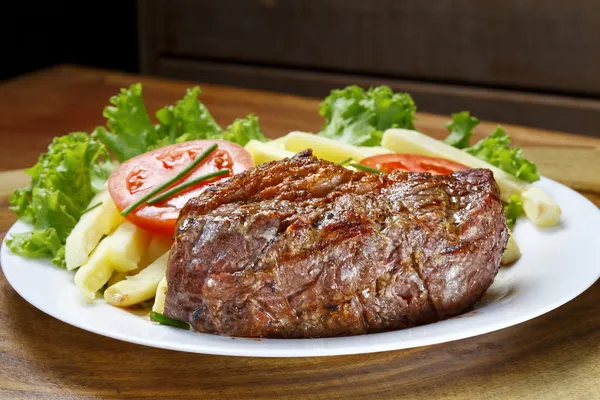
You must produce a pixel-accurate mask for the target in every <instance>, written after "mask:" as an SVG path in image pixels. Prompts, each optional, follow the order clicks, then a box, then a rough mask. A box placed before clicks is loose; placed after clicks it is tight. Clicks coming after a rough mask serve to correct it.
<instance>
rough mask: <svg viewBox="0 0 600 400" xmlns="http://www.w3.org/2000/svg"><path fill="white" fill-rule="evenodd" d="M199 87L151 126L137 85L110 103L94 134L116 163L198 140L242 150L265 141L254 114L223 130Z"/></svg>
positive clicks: (164, 110)
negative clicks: (226, 142) (102, 124)
mask: <svg viewBox="0 0 600 400" xmlns="http://www.w3.org/2000/svg"><path fill="white" fill-rule="evenodd" d="M201 93H202V91H201V90H200V87H198V86H194V87H191V88H188V89H187V90H186V93H185V95H184V97H183V98H182V99H180V100H177V101H176V102H175V104H173V105H168V106H165V107H163V108H161V109H160V110H158V111H157V112H156V113H155V116H156V120H157V121H158V123H157V124H154V125H153V124H152V122H151V120H150V116H149V115H148V112H147V110H146V106H145V105H144V101H143V98H142V85H141V84H140V83H136V84H133V85H131V86H130V87H129V88H128V89H122V90H121V93H120V94H118V95H117V96H113V97H111V99H110V103H111V104H112V105H110V106H107V107H106V108H105V110H104V116H105V117H106V118H107V124H106V125H107V126H106V127H97V128H96V129H95V131H94V133H93V136H94V137H97V138H98V139H99V140H100V141H102V142H103V143H104V144H105V145H106V147H108V149H109V150H110V151H111V153H113V154H114V155H115V157H116V158H117V160H118V161H119V162H123V161H126V160H128V159H130V158H133V157H135V156H137V155H140V154H143V153H145V152H147V151H150V150H154V149H156V148H159V147H164V146H167V145H169V144H174V143H181V142H186V141H189V140H201V139H225V140H229V141H231V142H234V143H237V144H239V145H241V146H244V145H245V144H246V143H248V142H249V141H250V140H251V139H257V140H261V141H265V140H266V138H265V136H264V134H263V133H262V131H261V129H260V126H259V123H258V118H257V117H256V116H254V115H253V114H250V115H248V116H247V117H246V118H242V119H237V120H236V121H234V122H233V123H232V124H231V125H230V126H229V127H227V129H225V130H223V129H222V128H221V127H220V126H219V124H218V123H217V122H216V120H215V119H214V118H213V116H212V115H211V113H210V112H209V111H208V108H206V106H205V105H204V104H203V103H202V102H201V101H200V94H201Z"/></svg>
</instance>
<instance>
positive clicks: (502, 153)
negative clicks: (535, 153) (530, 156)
mask: <svg viewBox="0 0 600 400" xmlns="http://www.w3.org/2000/svg"><path fill="white" fill-rule="evenodd" d="M510 144H511V139H510V136H508V135H507V134H506V132H504V129H502V127H500V126H499V127H497V128H496V130H495V131H494V133H492V134H491V135H490V136H488V137H487V138H485V139H482V140H480V141H479V142H477V143H476V144H475V145H473V146H472V147H469V148H466V149H465V151H466V152H467V153H469V154H472V155H474V156H475V157H477V158H479V159H481V160H483V161H486V162H488V163H490V164H492V165H494V166H496V167H498V168H500V169H501V170H503V171H505V172H507V173H509V174H511V175H513V176H515V177H516V178H518V179H521V180H523V181H526V182H530V183H531V182H535V181H537V180H539V179H540V176H539V174H538V173H537V167H536V165H535V164H534V163H532V162H531V161H529V160H526V159H525V157H523V150H522V149H521V148H520V147H512V148H511V147H510Z"/></svg>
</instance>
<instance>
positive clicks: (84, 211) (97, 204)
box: [81, 202, 102, 215]
mask: <svg viewBox="0 0 600 400" xmlns="http://www.w3.org/2000/svg"><path fill="white" fill-rule="evenodd" d="M101 205H102V202H100V203H96V204H94V205H93V206H90V207H88V208H86V209H85V210H83V211H82V212H81V215H83V214H85V213H86V212H90V211H92V210H93V209H94V208H97V207H100V206H101Z"/></svg>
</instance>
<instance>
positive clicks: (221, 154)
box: [108, 140, 254, 235]
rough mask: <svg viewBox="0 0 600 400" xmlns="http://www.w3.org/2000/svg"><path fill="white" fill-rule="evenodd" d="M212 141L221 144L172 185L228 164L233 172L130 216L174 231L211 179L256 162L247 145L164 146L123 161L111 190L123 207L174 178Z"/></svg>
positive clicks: (145, 226) (141, 224) (146, 225)
mask: <svg viewBox="0 0 600 400" xmlns="http://www.w3.org/2000/svg"><path fill="white" fill-rule="evenodd" d="M212 144H217V145H218V146H219V147H218V148H217V150H215V151H214V152H213V153H212V154H211V155H210V156H208V157H207V158H206V159H205V160H204V161H202V162H201V163H200V165H198V167H196V169H195V170H194V171H192V172H191V173H189V174H188V175H187V176H185V177H183V178H182V179H181V180H179V181H178V182H176V183H174V184H173V185H172V186H170V187H173V186H176V185H178V184H180V183H182V182H185V181H188V180H191V179H194V178H197V177H198V176H201V175H204V174H207V173H210V172H214V171H217V170H219V169H222V168H228V169H229V170H230V171H231V173H229V174H227V175H222V176H219V177H215V178H213V179H210V180H207V181H204V182H201V183H199V184H198V185H194V186H191V187H190V188H187V189H185V190H184V191H181V192H179V193H176V194H175V195H173V196H172V197H171V198H169V199H167V200H165V201H163V202H160V203H156V204H154V205H148V204H144V205H143V206H140V207H138V208H137V209H136V210H134V211H132V212H130V213H129V214H128V215H127V217H126V218H127V219H128V220H129V221H131V222H132V223H134V224H136V225H137V226H139V227H140V228H143V229H146V230H148V231H151V232H156V233H162V234H166V235H173V233H174V231H175V225H176V222H177V218H178V216H179V212H180V211H181V209H182V208H183V206H184V205H185V204H186V203H187V201H188V200H189V199H191V198H193V197H195V196H197V195H199V194H200V193H201V192H203V191H204V190H205V189H206V188H207V187H208V186H209V185H210V184H211V183H214V182H216V181H219V180H223V179H229V178H230V177H231V176H232V175H234V174H238V173H240V172H242V171H244V170H247V169H249V168H252V167H253V166H254V162H253V161H252V156H251V155H250V153H248V151H247V150H246V149H244V148H243V147H241V146H240V145H238V144H235V143H231V142H228V141H225V140H194V141H189V142H184V143H177V144H172V145H169V146H165V147H161V148H159V149H156V150H153V151H150V152H147V153H144V154H140V155H139V156H137V157H133V158H131V159H129V160H127V161H125V162H124V163H123V164H121V165H119V166H118V167H117V168H116V169H115V170H114V171H113V172H112V174H111V175H110V177H109V179H108V190H109V192H110V195H111V197H112V199H113V201H114V202H115V204H116V206H117V208H118V209H119V211H122V210H123V209H125V208H127V207H128V206H129V205H130V204H132V203H134V202H135V201H137V200H138V199H140V198H141V197H142V196H144V195H146V194H147V193H149V192H150V191H151V190H152V189H154V188H155V187H156V186H158V185H160V184H162V183H164V182H165V181H167V180H169V179H171V178H173V177H174V176H175V175H177V173H178V172H180V171H181V170H182V169H183V168H185V167H186V166H187V165H189V163H191V162H192V161H193V160H194V159H195V158H196V157H197V156H198V155H199V154H200V153H202V151H203V150H204V149H206V148H207V147H209V146H211V145H212ZM170 187H169V188H170ZM169 188H167V189H169ZM167 189H165V190H167Z"/></svg>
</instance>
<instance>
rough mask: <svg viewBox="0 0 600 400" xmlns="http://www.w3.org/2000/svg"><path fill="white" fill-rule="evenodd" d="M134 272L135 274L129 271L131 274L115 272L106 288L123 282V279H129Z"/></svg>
mask: <svg viewBox="0 0 600 400" xmlns="http://www.w3.org/2000/svg"><path fill="white" fill-rule="evenodd" d="M133 272H135V271H129V272H119V271H114V272H113V274H112V275H111V276H110V279H109V280H108V282H106V286H107V287H111V286H112V285H114V284H115V283H117V282H121V281H122V280H123V279H125V278H127V275H129V274H131V273H133Z"/></svg>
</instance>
